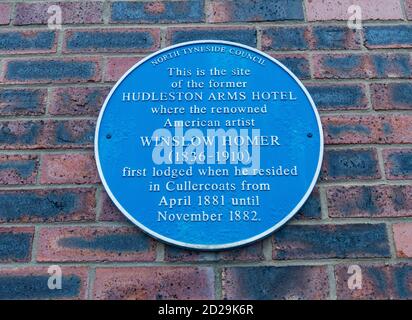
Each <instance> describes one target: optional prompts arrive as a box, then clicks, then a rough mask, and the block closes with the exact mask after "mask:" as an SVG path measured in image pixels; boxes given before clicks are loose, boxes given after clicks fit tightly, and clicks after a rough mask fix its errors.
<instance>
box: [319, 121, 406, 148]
mask: <svg viewBox="0 0 412 320" xmlns="http://www.w3.org/2000/svg"><path fill="white" fill-rule="evenodd" d="M322 123H323V129H324V136H325V143H326V144H331V145H332V144H357V143H380V144H387V143H398V144H399V143H412V116H409V115H388V116H363V115H362V116H333V117H323V118H322Z"/></svg>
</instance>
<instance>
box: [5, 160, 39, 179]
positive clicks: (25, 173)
mask: <svg viewBox="0 0 412 320" xmlns="http://www.w3.org/2000/svg"><path fill="white" fill-rule="evenodd" d="M38 165H39V159H38V157H37V156H33V155H23V154H22V155H7V154H4V155H0V185H2V184H3V185H18V184H33V183H36V177H37V172H38Z"/></svg>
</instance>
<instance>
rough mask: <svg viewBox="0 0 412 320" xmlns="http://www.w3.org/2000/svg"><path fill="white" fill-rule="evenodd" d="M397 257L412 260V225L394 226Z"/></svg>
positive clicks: (399, 224)
mask: <svg viewBox="0 0 412 320" xmlns="http://www.w3.org/2000/svg"><path fill="white" fill-rule="evenodd" d="M393 237H394V240H395V247H396V255H397V256H398V257H399V258H412V223H398V224H394V225H393Z"/></svg>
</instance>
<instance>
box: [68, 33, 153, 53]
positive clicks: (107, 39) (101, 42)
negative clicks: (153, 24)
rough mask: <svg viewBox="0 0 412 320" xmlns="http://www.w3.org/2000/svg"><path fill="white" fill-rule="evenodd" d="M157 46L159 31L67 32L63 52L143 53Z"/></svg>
mask: <svg viewBox="0 0 412 320" xmlns="http://www.w3.org/2000/svg"><path fill="white" fill-rule="evenodd" d="M159 46H160V30H159V29H87V30H70V31H67V32H66V35H65V42H64V48H63V51H64V52H68V53H77V52H84V53H87V52H115V53H118V52H133V53H136V52H139V53H140V52H141V53H145V52H150V51H154V50H156V49H158V48H159Z"/></svg>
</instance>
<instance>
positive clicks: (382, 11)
mask: <svg viewBox="0 0 412 320" xmlns="http://www.w3.org/2000/svg"><path fill="white" fill-rule="evenodd" d="M353 3H357V4H359V5H361V6H362V9H363V18H364V19H365V20H364V21H363V22H364V28H363V29H362V30H358V31H356V30H351V29H349V28H347V25H346V19H347V17H348V14H347V8H348V7H349V5H351V4H353ZM52 4H58V5H60V7H61V8H62V12H63V23H64V25H63V28H62V29H61V30H50V29H48V28H47V19H48V16H49V15H48V14H47V8H48V7H49V6H50V5H52ZM0 28H1V31H0V83H1V85H0V119H1V121H0V298H80V299H87V298H89V299H91V298H98V299H108V298H109V299H110V298H112V299H113V298H120V299H123V298H149V299H160V298H178V299H189V298H200V299H201V298H216V299H221V298H227V299H237V298H251V299H255V298H257V299H278V298H279V299H282V298H286V299H296V298H303V299H304V298H316V299H342V298H371V299H376V298H384V299H387V298H412V80H411V79H412V54H411V52H412V51H411V48H412V0H357V1H354V0H340V1H338V2H337V1H332V0H306V1H301V0H277V1H270V0H252V1H246V0H237V1H225V0H205V1H202V0H194V1H187V0H177V1H176V0H174V1H159V2H147V1H138V2H135V1H133V2H131V1H114V0H113V1H78V2H77V1H60V2H57V3H52V2H47V1H41V2H38V1H31V0H30V1H24V2H23V1H16V2H10V1H6V2H4V1H1V2H0ZM207 38H214V39H222V40H230V41H236V42H240V43H244V44H247V45H249V46H253V47H257V48H258V49H261V50H263V51H265V52H267V53H269V54H271V55H272V56H274V57H276V58H277V59H279V60H280V61H281V62H283V63H284V64H285V65H287V66H288V67H289V68H290V69H291V70H292V71H293V72H295V73H296V75H297V76H298V77H300V78H301V79H303V81H304V83H305V85H306V86H307V87H308V89H309V91H310V92H311V94H312V95H313V98H314V100H315V102H316V104H317V107H318V109H319V110H320V114H321V117H322V122H323V127H324V131H325V142H326V150H325V157H324V164H323V169H322V173H321V177H320V179H319V182H318V184H317V186H316V188H315V191H314V192H313V194H312V196H311V197H310V199H309V200H308V202H307V203H306V204H305V206H304V207H303V208H302V210H301V211H300V213H299V214H298V215H297V216H296V217H295V218H294V219H293V220H292V221H291V222H290V223H288V224H287V225H286V226H285V227H284V228H282V229H281V230H279V231H278V232H276V233H275V234H274V235H273V236H271V237H269V238H267V239H265V240H263V241H259V242H256V243H254V244H252V245H250V246H248V247H245V248H241V249H235V250H230V251H224V252H198V251H190V250H183V249H179V248H175V247H172V246H168V245H165V244H163V243H160V242H158V241H155V240H153V239H152V238H150V237H148V236H146V235H144V234H143V233H142V232H140V231H139V229H138V228H137V227H134V226H132V224H131V223H129V222H127V221H126V219H125V218H124V217H123V216H122V214H120V213H119V212H118V211H117V210H116V209H115V208H114V206H113V205H112V204H111V202H110V200H109V199H108V197H107V195H106V194H105V192H104V189H103V188H102V185H101V183H100V181H99V178H98V176H97V171H96V167H95V163H94V159H93V138H94V128H95V123H96V118H97V115H98V112H99V109H100V107H101V105H102V102H103V100H104V98H105V96H106V95H107V93H108V91H109V89H110V88H111V87H112V86H113V85H114V83H115V82H116V80H117V79H118V78H119V77H120V76H121V75H122V74H123V72H124V71H126V70H127V69H128V68H129V67H130V66H132V65H133V64H134V63H135V62H137V61H138V60H139V59H141V58H142V57H144V56H145V55H147V54H148V53H150V52H153V51H156V50H157V49H159V48H162V47H165V46H167V45H170V44H174V43H178V42H181V41H188V40H196V39H207ZM54 264H57V265H59V266H61V268H62V271H63V288H62V290H49V289H48V288H47V279H48V276H49V275H48V273H47V269H48V267H49V266H50V265H54ZM351 265H359V266H360V268H361V270H362V276H363V282H362V289H360V290H351V289H349V288H348V285H347V281H348V278H349V277H350V275H349V274H348V267H349V266H351Z"/></svg>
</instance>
